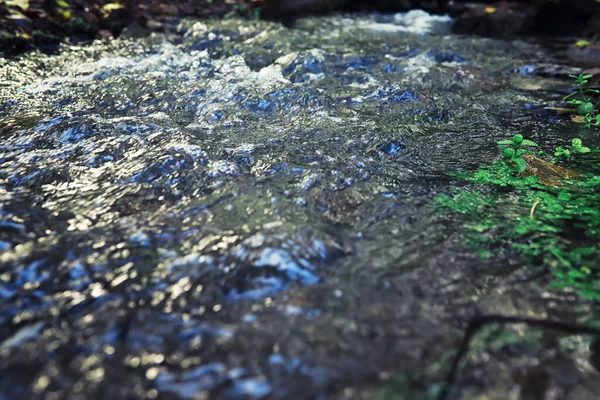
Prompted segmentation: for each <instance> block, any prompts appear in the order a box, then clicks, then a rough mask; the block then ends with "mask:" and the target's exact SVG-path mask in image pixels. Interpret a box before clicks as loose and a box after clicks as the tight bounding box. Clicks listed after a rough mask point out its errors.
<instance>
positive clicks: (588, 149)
mask: <svg viewBox="0 0 600 400" xmlns="http://www.w3.org/2000/svg"><path fill="white" fill-rule="evenodd" d="M577 151H578V152H580V153H590V152H591V151H592V150H591V149H590V148H589V147H583V146H582V147H579V148H578V149H577Z"/></svg>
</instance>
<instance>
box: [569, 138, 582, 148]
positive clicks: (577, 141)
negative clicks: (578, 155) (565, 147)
mask: <svg viewBox="0 0 600 400" xmlns="http://www.w3.org/2000/svg"><path fill="white" fill-rule="evenodd" d="M571 144H572V145H573V147H581V146H583V142H582V141H581V139H579V138H575V139H573V140H571Z"/></svg>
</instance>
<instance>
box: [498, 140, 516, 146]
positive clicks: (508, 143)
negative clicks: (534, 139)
mask: <svg viewBox="0 0 600 400" xmlns="http://www.w3.org/2000/svg"><path fill="white" fill-rule="evenodd" d="M498 144H500V145H510V146H512V145H513V141H512V140H501V141H499V142H498Z"/></svg>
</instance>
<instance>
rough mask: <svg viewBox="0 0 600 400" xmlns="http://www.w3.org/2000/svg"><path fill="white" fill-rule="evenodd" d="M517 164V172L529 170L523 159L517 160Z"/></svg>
mask: <svg viewBox="0 0 600 400" xmlns="http://www.w3.org/2000/svg"><path fill="white" fill-rule="evenodd" d="M515 163H517V171H519V172H525V171H526V170H527V163H526V162H525V160H523V159H522V158H517V159H516V160H515Z"/></svg>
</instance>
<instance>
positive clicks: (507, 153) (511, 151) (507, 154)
mask: <svg viewBox="0 0 600 400" xmlns="http://www.w3.org/2000/svg"><path fill="white" fill-rule="evenodd" d="M503 155H504V158H511V157H512V156H514V155H515V150H514V149H512V148H510V147H507V148H505V149H504V151H503Z"/></svg>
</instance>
